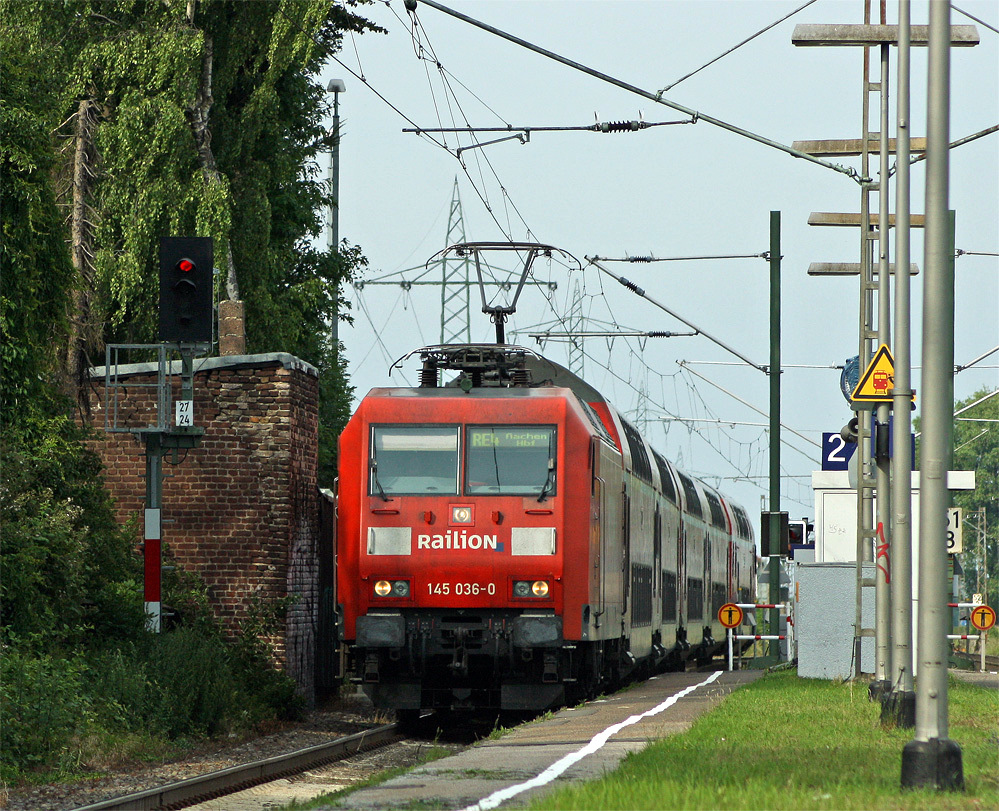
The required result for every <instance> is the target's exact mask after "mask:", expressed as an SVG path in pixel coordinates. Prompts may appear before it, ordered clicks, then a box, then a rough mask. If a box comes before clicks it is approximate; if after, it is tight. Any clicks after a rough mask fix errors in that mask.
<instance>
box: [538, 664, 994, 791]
mask: <svg viewBox="0 0 999 811" xmlns="http://www.w3.org/2000/svg"><path fill="white" fill-rule="evenodd" d="M948 694H949V721H950V737H951V738H952V739H953V740H955V741H957V742H958V744H959V745H960V746H961V750H962V762H963V766H964V778H965V784H966V790H965V791H964V792H954V793H952V792H939V791H935V790H918V791H904V792H903V791H902V790H901V788H900V786H899V783H900V777H901V764H902V748H903V746H905V744H906V743H908V742H909V741H910V740H912V737H913V734H912V730H900V729H885V728H882V726H881V724H880V722H879V719H880V705H879V704H872V703H870V702H869V701H868V700H867V685H866V684H852V683H839V682H829V681H820V680H816V679H799V678H798V677H797V675H796V674H795V673H794V672H783V673H774V674H769V675H767V676H764V677H763V678H761V679H759V680H758V681H756V682H754V683H753V684H750V685H747V686H745V687H743V688H741V689H740V690H737V691H736V692H735V693H733V694H732V695H731V696H729V698H728V699H727V700H726V701H725V703H724V705H723V707H722V708H719V709H716V710H714V711H713V712H709V713H707V714H705V715H703V716H702V717H701V718H700V719H698V721H697V722H696V723H695V724H694V726H693V727H692V728H691V729H690V730H689V731H688V732H686V733H685V734H683V735H676V736H672V737H669V738H665V739H662V740H659V741H655V742H653V743H651V744H650V745H649V746H648V747H646V748H645V749H644V750H642V751H641V752H638V753H634V754H632V755H629V756H628V757H627V758H625V760H624V761H623V762H622V764H621V766H620V767H619V768H618V769H617V770H616V771H614V772H612V773H610V774H608V775H607V776H606V777H604V778H603V779H600V780H595V781H592V782H588V783H584V784H580V785H577V786H569V787H566V788H562V789H559V790H557V791H555V792H554V793H552V794H550V795H548V796H546V797H544V798H541V799H539V800H538V801H536V802H534V803H533V804H532V805H530V806H529V808H530V809H531V811H556V810H558V811H562V810H563V809H594V808H599V809H661V808H669V809H719V808H724V809H761V808H765V809H774V811H777V810H778V809H836V810H837V811H839V810H840V809H865V810H866V809H873V808H877V809H953V811H971V809H996V808H999V736H997V731H996V728H997V722H999V693H997V692H996V691H995V690H988V689H985V688H982V687H978V686H975V685H969V684H965V683H962V682H958V681H956V680H953V679H952V680H951V686H950V689H949V691H948Z"/></svg>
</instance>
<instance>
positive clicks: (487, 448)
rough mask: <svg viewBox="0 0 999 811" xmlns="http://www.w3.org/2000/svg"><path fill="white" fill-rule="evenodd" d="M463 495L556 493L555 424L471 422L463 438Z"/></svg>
mask: <svg viewBox="0 0 999 811" xmlns="http://www.w3.org/2000/svg"><path fill="white" fill-rule="evenodd" d="M465 470H466V473H465V493H466V495H490V494H493V495H499V494H504V495H505V494H513V495H525V496H537V498H538V500H539V501H543V500H544V499H546V498H548V497H549V496H553V495H555V427H554V426H550V425H474V426H473V425H470V426H469V427H468V428H467V429H466V437H465Z"/></svg>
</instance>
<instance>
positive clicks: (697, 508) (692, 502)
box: [678, 471, 704, 518]
mask: <svg viewBox="0 0 999 811" xmlns="http://www.w3.org/2000/svg"><path fill="white" fill-rule="evenodd" d="M678 473H679V471H678ZM679 476H680V484H681V485H683V493H684V495H685V496H686V497H687V512H688V513H690V514H691V515H696V516H697V517H698V518H703V517H704V510H703V509H702V508H701V497H700V495H699V494H698V492H697V487H695V486H694V481H693V479H691V478H690V477H689V476H686V475H684V474H683V473H679Z"/></svg>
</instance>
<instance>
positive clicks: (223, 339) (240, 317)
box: [219, 299, 246, 357]
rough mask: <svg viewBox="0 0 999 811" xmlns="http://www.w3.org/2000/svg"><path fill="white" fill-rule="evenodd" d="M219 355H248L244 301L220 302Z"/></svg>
mask: <svg viewBox="0 0 999 811" xmlns="http://www.w3.org/2000/svg"><path fill="white" fill-rule="evenodd" d="M219 354H220V355H222V356H223V357H226V356H229V355H245V354H246V315H245V309H244V307H243V302H242V301H232V300H230V299H226V300H225V301H220V302H219Z"/></svg>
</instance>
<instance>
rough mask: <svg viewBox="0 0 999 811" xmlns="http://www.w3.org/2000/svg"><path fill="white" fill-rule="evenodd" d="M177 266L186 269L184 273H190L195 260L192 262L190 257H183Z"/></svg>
mask: <svg viewBox="0 0 999 811" xmlns="http://www.w3.org/2000/svg"><path fill="white" fill-rule="evenodd" d="M177 267H178V268H180V269H181V270H182V271H184V273H190V272H191V271H192V270H194V262H192V261H191V260H190V259H181V260H180V261H179V262H178V263H177Z"/></svg>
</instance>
